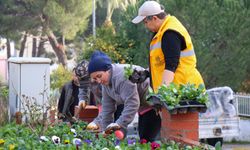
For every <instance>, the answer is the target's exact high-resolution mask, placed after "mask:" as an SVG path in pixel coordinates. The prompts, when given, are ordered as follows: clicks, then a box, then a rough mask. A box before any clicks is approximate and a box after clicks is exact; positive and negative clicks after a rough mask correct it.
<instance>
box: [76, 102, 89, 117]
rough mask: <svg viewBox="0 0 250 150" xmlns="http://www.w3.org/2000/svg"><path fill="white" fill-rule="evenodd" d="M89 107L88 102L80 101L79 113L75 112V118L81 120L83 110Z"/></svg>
mask: <svg viewBox="0 0 250 150" xmlns="http://www.w3.org/2000/svg"><path fill="white" fill-rule="evenodd" d="M86 106H87V104H86V102H85V101H80V102H79V103H78V109H77V111H75V112H76V113H75V117H76V118H79V113H80V112H81V110H83V109H85V107H86Z"/></svg>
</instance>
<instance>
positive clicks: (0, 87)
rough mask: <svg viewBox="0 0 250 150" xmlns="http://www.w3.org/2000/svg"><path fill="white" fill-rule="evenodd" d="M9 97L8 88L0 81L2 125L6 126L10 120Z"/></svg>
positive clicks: (0, 117) (0, 123) (0, 120)
mask: <svg viewBox="0 0 250 150" xmlns="http://www.w3.org/2000/svg"><path fill="white" fill-rule="evenodd" d="M8 95H9V90H8V87H7V86H6V85H4V83H3V82H2V81H0V110H1V113H0V125H3V124H5V123H6V122H7V120H8Z"/></svg>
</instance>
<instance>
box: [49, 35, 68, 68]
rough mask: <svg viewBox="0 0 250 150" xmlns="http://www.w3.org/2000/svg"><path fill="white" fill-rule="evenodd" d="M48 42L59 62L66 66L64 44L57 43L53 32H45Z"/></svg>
mask: <svg viewBox="0 0 250 150" xmlns="http://www.w3.org/2000/svg"><path fill="white" fill-rule="evenodd" d="M47 36H48V39H49V42H50V44H51V46H52V48H53V50H54V51H55V53H56V56H57V58H58V61H59V63H61V64H62V65H63V66H66V64H67V57H66V54H65V50H64V45H62V44H60V43H58V41H57V39H56V37H55V35H54V33H53V32H49V33H48V34H47Z"/></svg>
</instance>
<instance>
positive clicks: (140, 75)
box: [129, 69, 150, 83]
mask: <svg viewBox="0 0 250 150" xmlns="http://www.w3.org/2000/svg"><path fill="white" fill-rule="evenodd" d="M149 76H150V73H149V71H148V70H140V71H138V70H136V69H134V71H133V73H132V75H130V76H129V80H130V81H131V82H133V83H142V82H144V81H145V80H146V79H147V78H148V77H149Z"/></svg>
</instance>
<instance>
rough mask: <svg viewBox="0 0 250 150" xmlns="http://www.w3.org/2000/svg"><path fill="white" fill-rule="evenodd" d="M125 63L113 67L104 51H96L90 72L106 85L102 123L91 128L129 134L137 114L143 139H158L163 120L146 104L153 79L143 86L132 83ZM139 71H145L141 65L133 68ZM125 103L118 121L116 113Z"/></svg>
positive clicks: (103, 88)
mask: <svg viewBox="0 0 250 150" xmlns="http://www.w3.org/2000/svg"><path fill="white" fill-rule="evenodd" d="M125 66H127V67H128V66H129V65H125V64H112V63H111V59H110V58H109V57H108V56H107V55H106V54H105V53H103V52H100V51H95V52H94V53H93V54H92V56H91V59H90V62H89V67H88V72H89V74H90V77H91V79H92V80H94V81H96V82H97V83H100V84H102V96H103V97H102V98H103V99H102V112H101V117H102V119H101V123H100V125H98V124H97V122H96V120H94V121H93V122H92V123H90V124H89V125H88V126H87V128H91V129H98V127H99V126H100V127H101V128H102V130H103V131H109V130H116V129H121V130H122V131H124V133H126V129H127V126H128V124H130V123H131V122H132V121H133V119H134V117H135V115H136V113H137V112H139V125H138V129H139V136H140V139H146V140H147V141H149V142H152V141H154V140H155V137H156V135H157V134H158V133H159V131H160V125H161V122H160V121H161V119H160V116H159V115H158V114H157V113H156V112H155V110H154V109H153V108H152V107H151V106H149V105H148V104H147V103H146V96H147V94H148V87H149V80H144V82H141V83H137V84H135V83H132V82H131V81H129V80H128V79H126V78H125V75H124V74H125V73H124V70H125V69H124V67H125ZM133 67H134V68H136V69H137V70H144V68H142V67H139V66H133ZM120 104H124V109H123V111H122V112H121V115H120V116H119V118H118V119H117V120H116V121H114V118H113V116H114V112H115V111H116V109H117V106H118V105H120Z"/></svg>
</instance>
